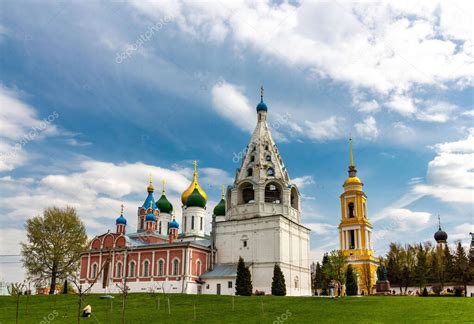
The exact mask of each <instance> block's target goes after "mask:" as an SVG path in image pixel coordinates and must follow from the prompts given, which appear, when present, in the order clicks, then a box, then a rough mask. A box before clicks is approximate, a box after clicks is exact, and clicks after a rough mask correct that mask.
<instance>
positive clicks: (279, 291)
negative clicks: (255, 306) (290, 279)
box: [272, 264, 286, 296]
mask: <svg viewBox="0 0 474 324" xmlns="http://www.w3.org/2000/svg"><path fill="white" fill-rule="evenodd" d="M272 295H273V296H286V285H285V276H284V275H283V272H281V268H280V266H279V265H278V264H275V267H273V280H272Z"/></svg>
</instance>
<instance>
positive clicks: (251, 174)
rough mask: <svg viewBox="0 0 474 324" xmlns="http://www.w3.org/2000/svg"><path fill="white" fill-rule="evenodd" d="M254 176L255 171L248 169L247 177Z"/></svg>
mask: <svg viewBox="0 0 474 324" xmlns="http://www.w3.org/2000/svg"><path fill="white" fill-rule="evenodd" d="M251 176H253V169H252V168H248V169H247V177H251Z"/></svg>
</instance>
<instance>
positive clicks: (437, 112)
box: [416, 102, 458, 123]
mask: <svg viewBox="0 0 474 324" xmlns="http://www.w3.org/2000/svg"><path fill="white" fill-rule="evenodd" d="M425 106H426V108H425V109H423V110H421V111H419V112H418V113H417V116H416V118H417V119H419V120H422V121H426V122H435V123H445V122H447V121H448V120H449V119H451V118H452V116H453V112H454V111H456V110H457V109H458V107H457V106H455V105H453V104H451V103H449V102H426V103H425Z"/></svg>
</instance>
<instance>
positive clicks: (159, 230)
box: [158, 221, 161, 234]
mask: <svg viewBox="0 0 474 324" xmlns="http://www.w3.org/2000/svg"><path fill="white" fill-rule="evenodd" d="M158 233H160V234H161V221H160V222H159V227H158Z"/></svg>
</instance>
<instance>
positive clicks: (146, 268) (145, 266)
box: [142, 260, 150, 277]
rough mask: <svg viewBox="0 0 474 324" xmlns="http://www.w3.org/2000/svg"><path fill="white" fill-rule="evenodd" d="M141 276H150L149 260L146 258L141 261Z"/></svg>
mask: <svg viewBox="0 0 474 324" xmlns="http://www.w3.org/2000/svg"><path fill="white" fill-rule="evenodd" d="M142 276H143V277H149V276H150V262H149V261H148V260H145V261H143V270H142Z"/></svg>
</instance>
